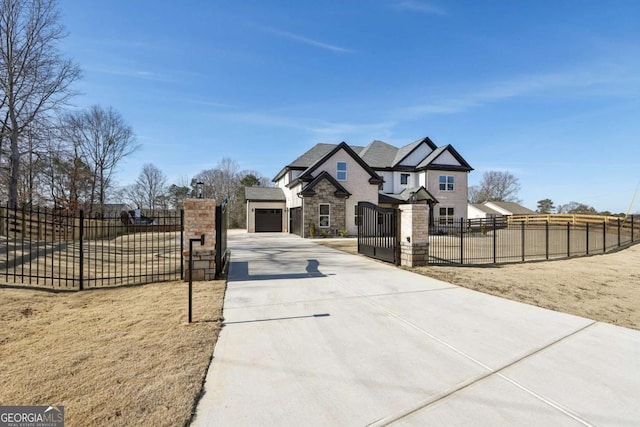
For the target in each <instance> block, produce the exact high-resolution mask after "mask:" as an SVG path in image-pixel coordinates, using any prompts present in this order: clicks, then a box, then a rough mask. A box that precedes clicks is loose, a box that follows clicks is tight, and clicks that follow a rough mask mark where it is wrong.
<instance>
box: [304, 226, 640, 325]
mask: <svg viewBox="0 0 640 427" xmlns="http://www.w3.org/2000/svg"><path fill="white" fill-rule="evenodd" d="M317 242H318V243H320V244H323V245H326V246H329V247H332V248H335V249H339V250H342V251H345V252H349V253H354V254H355V253H357V246H356V245H357V243H356V241H355V240H354V239H344V240H318V241H317ZM407 270H410V271H415V272H416V273H420V274H423V275H425V276H430V277H433V278H435V279H439V280H443V281H446V282H449V283H453V284H454V285H458V286H463V287H465V288H469V289H474V290H477V291H480V292H485V293H488V294H492V295H497V296H500V297H504V298H508V299H512V300H515V301H520V302H524V303H527V304H533V305H537V306H539V307H545V308H549V309H552V310H556V311H562V312H565V313H571V314H575V315H578V316H583V317H587V318H590V319H594V320H598V321H601V322H607V323H612V324H615V325H620V326H625V327H629V328H634V329H640V245H635V246H632V247H630V248H627V249H623V250H621V251H618V252H614V253H608V254H603V255H594V256H589V257H582V258H572V259H565V260H558V261H546V262H530V263H522V264H502V265H498V266H486V267H458V266H436V265H430V266H426V267H417V268H407Z"/></svg>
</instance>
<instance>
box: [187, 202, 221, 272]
mask: <svg viewBox="0 0 640 427" xmlns="http://www.w3.org/2000/svg"><path fill="white" fill-rule="evenodd" d="M202 234H204V235H205V237H204V246H201V245H200V242H193V280H213V279H214V278H215V275H216V263H215V258H216V257H215V256H216V201H215V199H185V200H184V240H183V243H184V252H183V256H184V268H185V275H184V278H185V281H188V280H189V239H196V238H199V237H200V236H201V235H202Z"/></svg>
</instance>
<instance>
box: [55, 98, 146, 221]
mask: <svg viewBox="0 0 640 427" xmlns="http://www.w3.org/2000/svg"><path fill="white" fill-rule="evenodd" d="M64 122H65V126H64V127H63V133H64V136H65V138H66V139H67V140H68V141H69V143H71V144H73V145H74V146H75V145H77V146H78V149H79V152H80V155H81V157H82V158H83V160H84V162H85V163H87V164H88V165H89V166H90V167H91V170H92V178H91V193H90V198H89V210H91V211H93V210H94V208H95V205H96V204H97V205H98V209H99V210H102V206H103V205H104V203H105V199H106V192H107V189H108V188H109V186H110V185H111V178H112V175H113V173H114V171H115V168H116V167H117V166H118V163H119V162H120V161H121V160H122V159H123V158H125V157H126V156H129V155H130V154H132V153H133V152H135V151H136V150H137V149H138V148H139V147H140V146H139V145H138V144H137V143H136V140H135V136H134V134H133V130H132V129H131V127H130V126H129V125H128V124H127V123H126V122H125V121H124V119H123V118H122V116H121V115H120V114H119V113H118V112H116V111H115V110H113V109H112V108H110V107H109V108H107V109H103V108H102V107H100V106H97V105H94V106H93V107H90V108H89V109H88V110H86V111H81V112H77V113H72V114H67V115H66V116H65V118H64Z"/></svg>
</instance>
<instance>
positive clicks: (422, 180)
mask: <svg viewBox="0 0 640 427" xmlns="http://www.w3.org/2000/svg"><path fill="white" fill-rule="evenodd" d="M418 187H424V188H427V173H426V172H424V171H422V172H419V173H418Z"/></svg>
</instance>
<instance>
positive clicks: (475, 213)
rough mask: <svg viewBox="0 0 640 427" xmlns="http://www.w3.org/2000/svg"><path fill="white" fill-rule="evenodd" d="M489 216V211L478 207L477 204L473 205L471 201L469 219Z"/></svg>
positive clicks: (468, 209) (468, 208)
mask: <svg viewBox="0 0 640 427" xmlns="http://www.w3.org/2000/svg"><path fill="white" fill-rule="evenodd" d="M486 217H487V213H486V212H485V211H482V210H480V209H478V208H476V207H475V206H473V205H472V204H471V203H469V204H468V205H467V218H468V219H478V218H481V219H484V218H486Z"/></svg>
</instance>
